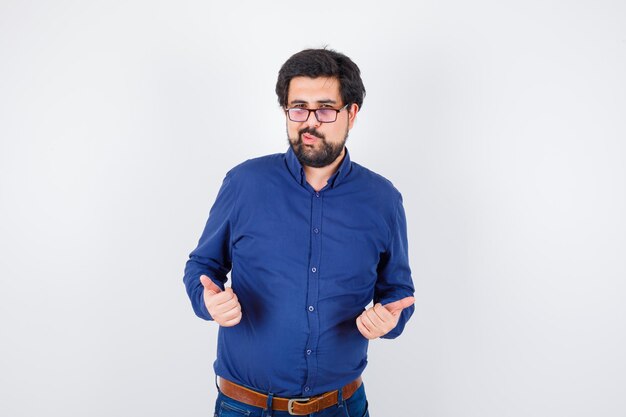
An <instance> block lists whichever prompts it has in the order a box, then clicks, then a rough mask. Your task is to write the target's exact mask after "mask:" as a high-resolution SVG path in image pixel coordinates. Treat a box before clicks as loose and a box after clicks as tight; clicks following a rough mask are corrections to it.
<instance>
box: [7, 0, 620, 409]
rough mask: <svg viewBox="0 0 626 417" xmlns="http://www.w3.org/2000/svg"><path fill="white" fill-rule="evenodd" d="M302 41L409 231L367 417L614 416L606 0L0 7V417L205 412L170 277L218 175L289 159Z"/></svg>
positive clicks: (194, 341) (210, 333) (370, 384)
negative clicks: (342, 96) (321, 60)
mask: <svg viewBox="0 0 626 417" xmlns="http://www.w3.org/2000/svg"><path fill="white" fill-rule="evenodd" d="M324 45H329V46H330V47H331V48H334V49H336V50H338V51H340V52H344V53H346V54H347V55H348V56H350V57H351V58H352V59H353V60H354V61H355V62H356V63H357V64H358V65H359V66H360V68H361V70H362V76H363V80H364V83H365V86H366V89H367V97H366V99H365V102H364V106H363V110H362V112H361V113H360V114H359V116H358V120H357V123H356V125H355V128H354V129H353V130H352V132H351V135H350V139H349V140H348V147H349V149H350V152H351V156H352V158H353V160H354V161H356V162H359V163H361V164H363V165H365V166H367V167H369V168H371V169H373V170H375V171H377V172H379V173H381V174H382V175H384V176H385V177H387V178H389V179H390V180H391V181H392V182H393V183H394V184H395V185H396V187H397V188H399V189H400V191H402V193H403V196H404V200H405V208H406V210H407V220H408V224H409V239H410V256H411V262H412V267H413V272H414V280H415V284H416V290H417V291H416V298H417V301H416V312H415V315H414V317H413V319H412V320H411V321H410V322H409V324H408V325H407V329H406V331H405V333H404V334H403V335H402V336H401V337H400V338H398V339H396V340H393V341H387V340H377V341H373V342H372V343H371V344H370V357H369V359H370V365H369V367H368V368H367V370H366V372H365V375H364V377H365V381H366V382H365V383H366V388H367V392H368V395H369V399H370V405H371V411H372V416H373V417H387V416H425V417H458V416H467V417H470V416H476V417H478V416H480V417H487V416H494V417H495V416H498V417H500V416H520V417H521V416H546V417H553V416H603V417H604V416H624V415H626V395H624V393H625V392H626V355H624V352H626V306H625V303H624V299H625V296H626V279H625V278H626V217H625V215H624V213H626V159H625V157H626V144H625V140H626V117H625V116H626V4H625V3H624V2H623V1H591V0H589V1H564V0H561V1H556V0H555V1H546V0H542V1H533V0H531V1H528V0H527V1H474V2H464V1H417V2H404V1H385V2H340V1H317V2H314V1H313V2H312V1H306V2H294V1H275V2H253V1H247V2H246V1H232V2H211V1H176V2H174V1H170V2H158V1H147V0H146V1H123V2H121V1H120V2H112V1H56V2H52V1H51V2H45V1H40V2H35V1H7V0H2V1H1V2H0V278H1V281H0V332H1V333H0V415H2V416H6V417H20V416H39V415H41V416H44V415H45V416H90V417H98V416H150V417H158V416H209V415H212V408H213V400H214V398H215V387H214V385H213V371H212V362H213V360H214V356H215V343H216V334H217V329H216V327H215V325H214V323H207V322H204V321H202V320H200V319H198V318H196V317H195V316H194V314H193V312H192V310H191V307H190V304H189V301H188V299H187V296H186V294H185V291H184V287H183V284H182V275H183V268H184V264H185V261H186V260H187V256H188V254H189V252H190V251H191V250H192V249H193V248H194V247H195V245H196V243H197V240H198V238H199V237H200V233H201V231H202V228H203V226H204V223H205V221H206V216H207V214H208V210H209V208H210V205H211V204H212V202H213V200H214V198H215V195H216V193H217V190H218V187H219V185H220V184H221V181H222V178H223V176H224V174H225V173H226V171H227V170H228V169H230V168H231V167H232V166H234V165H235V164H237V163H239V162H242V161H243V160H245V159H248V158H251V157H255V156H260V155H264V154H268V153H275V152H283V151H285V150H286V149H287V141H286V135H285V126H284V116H283V114H282V113H281V111H280V110H279V108H278V104H277V100H276V97H275V94H274V85H275V81H276V75H277V72H278V69H279V68H280V65H281V64H282V63H283V62H284V61H285V60H286V59H287V58H288V57H289V56H291V55H292V54H293V53H295V52H297V51H299V50H301V49H303V48H306V47H321V46H324Z"/></svg>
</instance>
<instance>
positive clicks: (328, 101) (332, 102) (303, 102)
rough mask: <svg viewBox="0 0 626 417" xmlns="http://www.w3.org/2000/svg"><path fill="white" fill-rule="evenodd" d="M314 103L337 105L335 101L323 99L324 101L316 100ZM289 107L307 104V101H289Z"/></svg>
mask: <svg viewBox="0 0 626 417" xmlns="http://www.w3.org/2000/svg"><path fill="white" fill-rule="evenodd" d="M316 103H318V104H337V102H336V101H335V100H331V99H328V98H327V99H324V100H317V101H316ZM289 104H290V105H294V104H309V102H308V101H306V100H291V101H290V102H289Z"/></svg>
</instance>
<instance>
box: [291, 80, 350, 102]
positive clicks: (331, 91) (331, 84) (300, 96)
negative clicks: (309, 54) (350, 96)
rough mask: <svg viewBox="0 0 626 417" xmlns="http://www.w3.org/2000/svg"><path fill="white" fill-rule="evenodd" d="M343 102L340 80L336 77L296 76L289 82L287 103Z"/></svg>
mask: <svg viewBox="0 0 626 417" xmlns="http://www.w3.org/2000/svg"><path fill="white" fill-rule="evenodd" d="M294 101H298V102H306V103H315V102H322V101H323V102H328V101H333V102H336V103H340V102H341V93H340V91H339V80H338V79H337V78H335V77H317V78H310V77H294V78H292V79H291V81H290V82H289V94H288V95H287V103H288V104H291V103H292V102H294Z"/></svg>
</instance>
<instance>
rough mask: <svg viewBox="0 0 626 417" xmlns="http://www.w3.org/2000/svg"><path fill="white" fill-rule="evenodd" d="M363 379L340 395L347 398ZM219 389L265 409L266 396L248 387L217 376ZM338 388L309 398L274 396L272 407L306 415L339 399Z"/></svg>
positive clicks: (245, 402) (345, 388) (357, 380)
mask: <svg viewBox="0 0 626 417" xmlns="http://www.w3.org/2000/svg"><path fill="white" fill-rule="evenodd" d="M362 382H363V380H362V379H361V377H358V378H357V379H355V380H354V381H352V382H350V383H349V384H348V385H346V386H345V387H343V388H342V389H341V392H342V397H343V399H344V400H347V399H348V398H350V397H351V396H352V394H354V393H355V392H356V390H357V389H359V387H360V386H361V383H362ZM219 388H220V391H221V392H222V393H223V394H224V395H226V396H227V397H230V398H232V399H233V400H237V401H239V402H242V403H244V404H248V405H252V406H254V407H259V408H263V409H265V408H266V406H267V399H268V396H267V395H265V394H261V393H260V392H256V391H253V390H251V389H249V388H246V387H242V386H241V385H237V384H235V383H234V382H231V381H229V380H227V379H224V378H221V377H220V378H219ZM338 394H339V390H335V391H328V392H326V393H324V394H321V395H316V396H315V397H311V398H291V399H290V398H281V397H274V398H273V399H272V409H273V410H275V411H287V412H289V414H291V415H292V416H306V415H307V414H312V413H317V412H319V411H321V410H323V409H325V408H328V407H331V406H333V405H335V404H337V402H338V401H339V395H338Z"/></svg>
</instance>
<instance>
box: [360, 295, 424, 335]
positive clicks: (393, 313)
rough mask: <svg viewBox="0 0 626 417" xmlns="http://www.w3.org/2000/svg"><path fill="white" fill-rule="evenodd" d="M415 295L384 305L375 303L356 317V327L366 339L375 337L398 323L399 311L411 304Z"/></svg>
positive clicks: (388, 330)
mask: <svg viewBox="0 0 626 417" xmlns="http://www.w3.org/2000/svg"><path fill="white" fill-rule="evenodd" d="M414 302H415V297H405V298H403V299H402V300H398V301H394V302H393V303H389V304H386V305H382V304H381V303H377V304H376V305H374V307H370V308H368V309H367V310H365V311H364V312H363V313H362V314H361V315H360V316H359V317H357V318H356V327H357V328H358V329H359V331H360V332H361V334H362V335H363V336H364V337H365V338H367V339H370V340H371V339H376V338H378V337H381V336H384V335H386V334H387V333H389V332H390V331H391V330H393V329H394V328H395V327H396V325H397V324H398V320H399V319H400V313H402V310H404V309H405V308H407V307H409V306H411V305H413V303H414Z"/></svg>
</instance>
